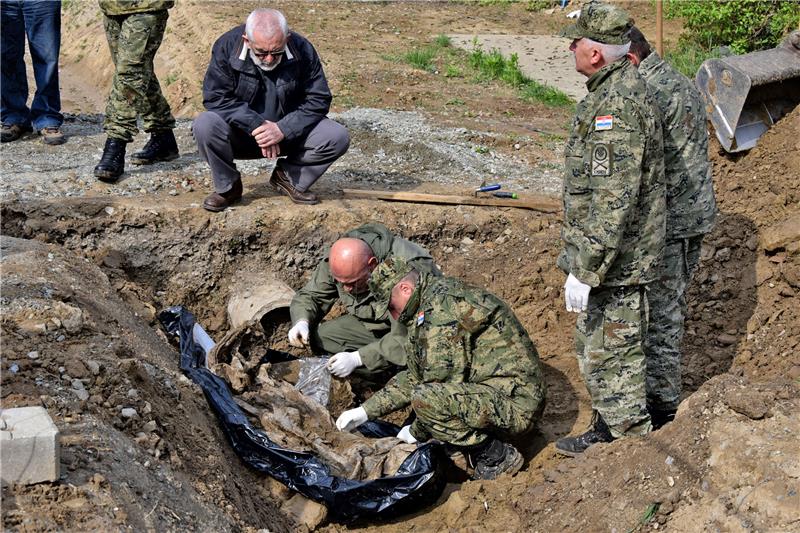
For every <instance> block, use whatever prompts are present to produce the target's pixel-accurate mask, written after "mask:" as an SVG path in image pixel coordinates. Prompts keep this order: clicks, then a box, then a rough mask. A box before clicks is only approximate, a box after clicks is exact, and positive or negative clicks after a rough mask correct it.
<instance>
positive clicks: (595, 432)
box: [556, 412, 614, 457]
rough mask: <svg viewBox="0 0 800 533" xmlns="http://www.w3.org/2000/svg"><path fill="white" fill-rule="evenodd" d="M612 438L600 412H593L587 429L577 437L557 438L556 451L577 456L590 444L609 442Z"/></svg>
mask: <svg viewBox="0 0 800 533" xmlns="http://www.w3.org/2000/svg"><path fill="white" fill-rule="evenodd" d="M612 440H614V437H613V436H612V435H611V430H610V429H608V426H607V425H606V423H605V421H604V420H603V417H602V416H600V413H597V412H595V414H594V418H593V420H592V426H591V427H590V428H589V431H587V432H586V433H583V434H582V435H578V436H577V437H564V438H563V439H558V440H557V441H556V451H557V452H558V453H561V454H563V455H569V456H571V457H577V456H578V455H580V454H582V453H583V452H585V451H586V449H587V448H588V447H589V446H591V445H592V444H597V443H598V442H611V441H612Z"/></svg>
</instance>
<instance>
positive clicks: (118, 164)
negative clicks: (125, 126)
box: [94, 137, 128, 183]
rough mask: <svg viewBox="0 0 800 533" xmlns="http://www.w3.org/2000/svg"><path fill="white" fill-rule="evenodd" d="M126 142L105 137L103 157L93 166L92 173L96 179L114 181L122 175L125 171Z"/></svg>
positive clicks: (107, 181)
mask: <svg viewBox="0 0 800 533" xmlns="http://www.w3.org/2000/svg"><path fill="white" fill-rule="evenodd" d="M126 144H128V143H127V142H126V141H123V140H121V139H113V138H111V137H109V138H108V139H106V145H105V147H104V148H103V157H101V158H100V162H99V163H97V166H96V167H94V175H95V176H96V177H97V179H99V180H100V181H104V182H106V183H114V182H115V181H117V178H119V177H120V176H122V173H123V172H125V145H126Z"/></svg>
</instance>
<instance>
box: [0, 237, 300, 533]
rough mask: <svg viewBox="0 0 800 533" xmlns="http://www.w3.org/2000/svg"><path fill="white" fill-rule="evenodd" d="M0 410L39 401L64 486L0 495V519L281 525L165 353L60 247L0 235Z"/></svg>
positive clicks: (103, 279) (96, 277) (105, 526)
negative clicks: (56, 444)
mask: <svg viewBox="0 0 800 533" xmlns="http://www.w3.org/2000/svg"><path fill="white" fill-rule="evenodd" d="M0 248H1V249H2V268H3V277H2V293H3V300H2V311H3V313H2V332H3V389H2V395H3V398H2V402H3V407H4V408H6V407H14V406H17V405H31V404H41V405H43V406H44V407H45V408H47V410H48V412H49V413H50V414H51V416H52V417H53V419H54V422H55V423H56V425H57V426H58V427H59V430H60V431H61V445H62V457H61V464H62V472H63V475H64V477H65V478H66V479H68V480H69V483H63V484H62V485H58V484H54V485H49V484H45V485H38V486H32V487H13V488H4V489H3V522H4V525H5V526H6V527H9V528H13V529H15V530H19V531H41V530H44V529H51V528H58V529H63V528H67V529H80V530H88V529H97V530H105V531H109V530H115V529H120V528H121V527H122V526H123V525H124V526H125V527H127V526H130V527H133V528H135V529H137V530H146V529H152V530H166V529H171V528H175V527H178V524H181V526H180V527H189V528H191V529H203V528H211V529H231V528H235V527H241V526H242V525H243V524H246V523H252V521H253V518H255V517H259V518H258V519H257V520H258V521H261V520H263V521H265V523H268V522H273V521H274V522H275V523H276V524H285V523H287V522H286V519H285V518H283V516H282V515H281V513H279V512H278V511H277V510H276V509H275V507H274V504H272V503H270V502H271V501H274V498H272V497H271V496H270V492H269V490H268V489H267V488H266V487H267V484H265V483H264V481H263V479H259V478H258V477H257V476H255V475H253V474H251V473H250V472H248V471H246V470H245V469H244V467H243V466H241V464H240V463H239V462H237V459H236V456H235V455H234V454H233V453H232V451H231V450H229V449H227V448H226V447H224V446H220V444H222V443H223V442H224V440H223V439H224V437H223V435H222V434H221V431H219V430H218V429H217V427H216V421H215V420H214V418H213V417H212V416H211V415H210V413H209V410H208V407H207V405H206V404H205V400H204V399H203V398H202V397H200V396H198V394H197V391H196V387H194V386H193V385H192V384H191V383H190V382H189V381H188V380H187V379H186V378H185V377H184V376H183V375H182V374H180V373H179V372H178V370H177V359H176V357H175V353H174V351H173V350H172V349H171V348H170V347H169V345H168V344H166V343H165V339H164V338H163V335H160V334H159V333H158V332H157V331H155V330H153V329H151V328H150V327H148V324H147V322H146V321H143V320H142V317H141V316H137V313H136V312H135V311H134V310H133V309H131V308H130V307H129V306H128V305H126V303H125V301H124V300H123V299H121V298H120V296H119V295H118V294H119V292H120V290H121V289H123V287H122V285H121V284H120V283H114V282H113V281H109V279H108V277H107V276H106V275H105V274H104V273H103V272H102V271H101V270H100V268H98V267H97V266H95V265H94V264H92V263H89V262H87V261H86V260H85V259H84V258H81V257H78V256H76V255H75V254H74V253H73V252H71V251H69V250H67V249H65V248H63V247H61V246H53V245H48V244H44V243H41V242H37V241H30V240H23V239H14V238H10V237H7V236H3V237H2V238H1V239H0Z"/></svg>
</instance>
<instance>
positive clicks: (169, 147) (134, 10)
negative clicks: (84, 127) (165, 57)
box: [94, 0, 178, 183]
mask: <svg viewBox="0 0 800 533" xmlns="http://www.w3.org/2000/svg"><path fill="white" fill-rule="evenodd" d="M173 5H175V0H137V1H135V2H132V1H130V0H100V9H101V10H102V11H103V25H104V27H105V30H106V38H107V39H108V47H109V49H110V50H111V60H112V61H113V62H114V81H113V84H112V86H111V93H110V94H109V95H108V104H107V106H106V118H105V122H104V123H103V129H104V130H105V132H106V134H107V135H108V137H107V138H106V144H105V147H104V148H103V156H102V157H101V158H100V162H99V163H98V164H97V166H96V167H94V175H95V176H96V177H97V178H98V179H99V180H100V181H105V182H108V183H113V182H115V181H117V179H118V178H119V177H120V176H121V175H122V173H123V172H125V150H126V146H127V144H128V143H129V142H131V141H133V136H134V135H136V134H137V133H138V132H139V127H138V126H137V125H136V119H137V117H141V119H142V125H143V127H144V131H146V132H148V133H149V134H150V139H149V140H148V141H147V144H145V145H144V148H142V150H141V151H139V152H136V153H135V154H133V157H132V158H131V161H132V162H133V163H134V164H137V165H149V164H152V163H155V162H156V161H170V160H172V159H175V158H177V157H178V144H177V142H176V141H175V135H174V133H173V132H172V130H173V129H174V128H175V119H174V118H173V117H172V111H171V110H170V108H169V104H168V103H167V100H166V99H165V98H164V95H163V94H161V86H160V85H159V83H158V78H156V73H155V70H154V68H153V59H154V58H155V55H156V52H157V51H158V48H159V46H161V39H162V38H163V37H164V30H165V29H166V28H167V19H168V18H169V12H168V11H167V10H168V9H169V8H171V7H172V6H173Z"/></svg>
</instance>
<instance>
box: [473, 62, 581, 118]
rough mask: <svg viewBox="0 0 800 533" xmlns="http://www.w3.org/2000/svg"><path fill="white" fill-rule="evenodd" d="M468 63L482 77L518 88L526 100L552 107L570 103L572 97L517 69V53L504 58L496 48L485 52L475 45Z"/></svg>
mask: <svg viewBox="0 0 800 533" xmlns="http://www.w3.org/2000/svg"><path fill="white" fill-rule="evenodd" d="M469 64H470V66H471V67H472V68H473V69H475V70H476V71H478V72H479V74H480V76H482V77H483V78H485V79H490V80H500V81H503V82H505V83H507V84H509V85H511V86H512V87H514V88H516V89H518V90H519V91H520V93H521V94H522V97H523V98H524V99H526V100H533V101H537V102H542V103H543V104H547V105H549V106H553V107H562V106H569V105H572V99H571V98H570V97H569V96H567V95H566V94H564V93H563V92H561V91H560V90H558V89H556V88H554V87H550V86H549V85H543V84H541V83H539V82H538V81H536V80H532V79H530V78H528V77H527V76H525V74H523V73H522V71H521V70H520V69H519V57H518V56H517V54H511V57H510V58H509V59H506V58H504V57H503V55H502V54H501V53H500V52H499V51H497V50H492V51H491V52H485V51H483V50H482V49H481V48H480V47H477V48H475V50H473V51H472V52H471V53H470V55H469Z"/></svg>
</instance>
